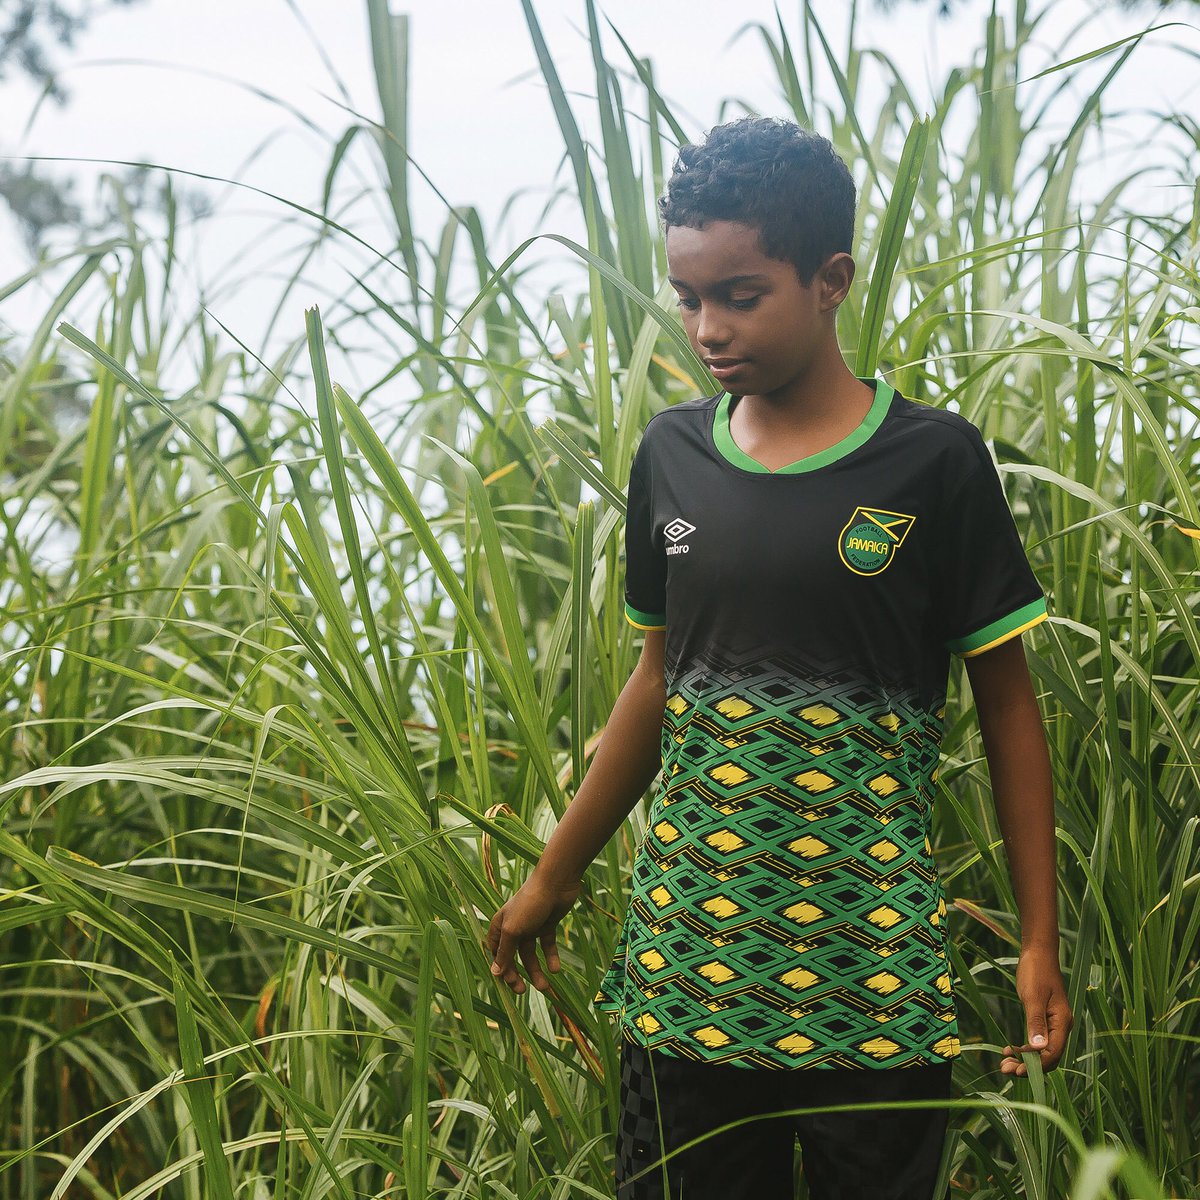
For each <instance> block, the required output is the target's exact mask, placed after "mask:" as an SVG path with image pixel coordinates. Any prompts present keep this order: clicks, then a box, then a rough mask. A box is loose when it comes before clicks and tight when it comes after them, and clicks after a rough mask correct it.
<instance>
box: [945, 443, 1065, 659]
mask: <svg viewBox="0 0 1200 1200" xmlns="http://www.w3.org/2000/svg"><path fill="white" fill-rule="evenodd" d="M971 432H972V433H973V435H974V436H973V437H971V439H970V440H971V442H972V446H973V450H974V453H973V455H972V460H971V463H970V465H969V467H968V473H967V475H966V477H965V478H964V479H962V480H961V481H960V482H959V483H958V484H957V486H956V488H955V490H954V491H953V493H952V494H951V497H950V500H949V503H948V504H947V505H946V510H945V512H944V513H943V520H942V536H941V538H940V539H939V545H938V548H937V555H938V559H939V569H938V571H937V577H938V591H939V595H938V597H937V600H936V601H935V603H936V605H937V607H938V609H939V613H940V632H941V636H942V638H943V640H944V642H945V646H946V649H947V650H949V651H950V652H951V653H952V654H957V655H960V656H961V657H963V658H969V657H971V656H972V655H975V654H982V653H983V652H984V651H985V650H990V649H991V648H992V647H993V646H998V645H1000V644H1001V642H1006V641H1008V640H1009V639H1010V638H1014V637H1017V636H1019V635H1020V634H1021V633H1023V632H1024V631H1025V630H1026V629H1031V628H1032V627H1033V626H1034V625H1037V624H1038V623H1039V622H1041V621H1044V620H1046V617H1047V612H1046V598H1045V596H1044V595H1043V593H1042V588H1041V585H1040V584H1039V583H1038V581H1037V577H1036V576H1035V575H1034V573H1033V568H1032V567H1031V566H1030V565H1029V560H1028V559H1027V558H1026V556H1025V548H1024V546H1023V545H1022V542H1021V535H1020V532H1019V531H1018V529H1017V524H1016V521H1014V520H1013V515H1012V510H1011V509H1010V508H1009V507H1008V500H1007V499H1006V498H1005V495H1004V487H1003V485H1002V484H1001V482H1000V474H999V472H998V471H997V470H996V464H995V463H994V462H993V461H992V457H991V455H990V454H989V453H988V450H987V446H986V445H985V444H984V441H983V438H982V437H981V436H980V434H979V432H978V430H975V429H972V431H971Z"/></svg>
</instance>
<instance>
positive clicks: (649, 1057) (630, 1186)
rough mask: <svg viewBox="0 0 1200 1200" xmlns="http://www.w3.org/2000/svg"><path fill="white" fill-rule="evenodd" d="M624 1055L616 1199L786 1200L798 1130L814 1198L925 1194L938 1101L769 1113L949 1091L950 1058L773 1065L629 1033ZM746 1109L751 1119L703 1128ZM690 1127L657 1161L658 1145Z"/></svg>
mask: <svg viewBox="0 0 1200 1200" xmlns="http://www.w3.org/2000/svg"><path fill="white" fill-rule="evenodd" d="M620 1056H621V1084H620V1090H621V1109H620V1119H619V1123H618V1127H617V1137H616V1157H617V1173H616V1180H617V1200H667V1197H668V1196H669V1200H718V1198H719V1200H739V1198H741V1197H745V1198H746V1200H751V1198H753V1200H793V1197H794V1196H795V1188H794V1179H795V1161H794V1152H795V1144H796V1138H797V1136H798V1137H799V1139H800V1147H801V1159H802V1161H801V1172H802V1175H803V1177H804V1178H805V1179H806V1181H807V1186H808V1195H809V1197H810V1200H864V1198H865V1197H868V1196H869V1197H871V1198H872V1200H932V1196H933V1187H934V1181H935V1180H936V1178H937V1174H938V1167H939V1165H940V1161H941V1157H942V1152H943V1147H944V1145H945V1133H946V1128H947V1121H948V1111H947V1110H946V1109H945V1108H940V1109H939V1108H929V1109H908V1110H903V1109H893V1110H884V1109H877V1108H864V1109H862V1110H860V1111H858V1112H840V1113H839V1112H834V1113H806V1114H798V1115H797V1114H793V1115H783V1116H776V1115H772V1114H775V1113H779V1112H780V1111H781V1110H786V1109H794V1108H805V1107H814V1108H815V1107H819V1106H823V1105H836V1104H854V1103H864V1102H870V1101H879V1102H881V1103H887V1102H889V1101H898V1100H915V1099H919V1098H941V1097H944V1098H948V1097H949V1096H950V1094H951V1091H950V1065H949V1064H947V1065H946V1066H945V1067H939V1066H928V1067H926V1066H922V1067H915V1068H902V1069H880V1070H878V1071H854V1070H844V1071H843V1070H838V1071H834V1070H819V1069H809V1070H804V1069H797V1070H794V1071H774V1070H767V1069H751V1068H745V1067H736V1066H732V1065H729V1064H713V1063H703V1062H693V1061H691V1060H685V1059H678V1058H673V1057H671V1056H665V1055H661V1054H656V1053H652V1052H648V1051H647V1050H646V1049H645V1047H643V1046H640V1045H637V1044H636V1043H632V1042H629V1041H625V1040H622V1042H621V1050H620ZM652 1071H653V1074H651V1072H652ZM656 1084H657V1087H656ZM747 1117H750V1118H756V1119H753V1120H750V1121H748V1122H747V1123H745V1124H742V1125H739V1126H738V1127H736V1128H734V1129H729V1130H726V1131H724V1132H723V1133H715V1134H714V1133H712V1132H711V1131H712V1130H714V1129H716V1128H718V1127H720V1126H722V1125H725V1124H728V1123H729V1122H731V1121H736V1120H741V1119H743V1118H747ZM698 1137H703V1138H704V1139H705V1140H703V1141H700V1142H698V1143H697V1144H695V1145H693V1146H690V1147H688V1148H686V1149H681V1150H679V1151H678V1152H677V1153H676V1154H675V1155H674V1156H673V1157H672V1158H671V1159H670V1160H669V1161H668V1162H667V1163H666V1164H665V1171H664V1164H663V1163H662V1162H661V1161H660V1160H661V1159H662V1157H663V1156H664V1154H669V1153H670V1152H671V1151H672V1150H673V1149H674V1148H676V1147H683V1146H686V1144H687V1143H688V1142H690V1141H692V1140H693V1139H696V1138H698ZM646 1168H649V1169H648V1170H647V1169H646ZM639 1171H644V1172H645V1173H644V1174H642V1175H641V1176H639V1177H638V1178H636V1179H632V1178H631V1177H632V1176H633V1175H635V1174H636V1173H637V1172H639ZM664 1173H665V1175H666V1177H667V1182H666V1184H665V1185H664ZM946 1194H947V1195H948V1193H946Z"/></svg>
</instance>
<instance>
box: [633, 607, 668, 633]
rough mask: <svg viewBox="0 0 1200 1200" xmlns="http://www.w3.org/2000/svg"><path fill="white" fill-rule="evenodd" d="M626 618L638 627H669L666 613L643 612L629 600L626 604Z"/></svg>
mask: <svg viewBox="0 0 1200 1200" xmlns="http://www.w3.org/2000/svg"><path fill="white" fill-rule="evenodd" d="M625 620H627V621H628V622H629V623H630V625H633V626H635V627H636V628H638V629H666V627H667V614H666V613H646V612H641V611H639V610H638V609H636V608H634V607H633V605H632V604H629V603H628V602H626V605H625Z"/></svg>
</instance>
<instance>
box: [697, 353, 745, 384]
mask: <svg viewBox="0 0 1200 1200" xmlns="http://www.w3.org/2000/svg"><path fill="white" fill-rule="evenodd" d="M704 365H705V366H706V367H707V368H708V369H709V370H710V371H711V372H712V373H713V374H714V375H715V376H716V377H717V378H718V379H723V378H724V377H725V376H727V375H732V374H733V373H734V372H735V371H736V370H737V369H738V368H739V367H743V366H745V365H746V359H744V358H706V359H705V360H704Z"/></svg>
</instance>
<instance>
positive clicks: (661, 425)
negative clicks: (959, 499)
mask: <svg viewBox="0 0 1200 1200" xmlns="http://www.w3.org/2000/svg"><path fill="white" fill-rule="evenodd" d="M893 390H894V389H893ZM724 394H725V393H724V392H723V391H717V392H713V393H711V394H710V395H707V396H697V397H695V398H693V399H691V400H680V401H677V402H676V403H674V404H670V405H668V406H667V407H666V408H662V409H659V411H658V412H656V413H654V414H653V415H652V416H651V417H650V419H649V420H648V421H647V422H646V424H645V427H644V428H643V431H642V437H643V439H644V438H646V437H648V436H649V434H650V432H651V430H652V429H653V430H654V431H655V433H656V434H657V435H658V436H662V435H663V434H666V433H669V431H670V429H671V427H672V426H673V425H675V424H676V422H679V421H684V422H694V421H696V420H697V419H698V418H699V419H703V417H704V416H705V414H707V413H709V412H711V411H712V410H713V409H714V408H716V406H717V403H718V401H720V399H721V397H722V396H723V395H724ZM888 416H889V418H890V419H891V420H892V421H894V422H897V423H902V424H903V425H904V426H905V427H906V428H910V429H913V430H915V431H919V434H918V435H919V436H920V438H921V439H922V441H924V442H926V443H928V442H930V441H931V440H934V441H936V442H937V444H938V448H939V449H942V450H944V451H945V452H947V453H948V454H950V455H952V456H958V457H959V458H961V459H962V460H963V461H964V462H965V463H967V464H978V463H981V462H983V461H985V460H988V459H990V457H991V456H990V454H989V453H988V449H987V446H986V444H985V442H984V440H983V434H982V433H980V431H979V428H978V427H977V426H976V425H975V424H974V422H972V421H970V420H969V419H968V418H967V417H964V416H963V415H962V414H961V413H957V412H953V411H952V410H950V409H948V408H937V407H935V406H934V405H932V404H927V403H926V402H925V401H923V400H912V399H910V398H909V397H907V396H905V395H904V394H903V393H901V392H899V391H895V390H894V395H893V398H892V404H891V406H890V412H889V414H888Z"/></svg>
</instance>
